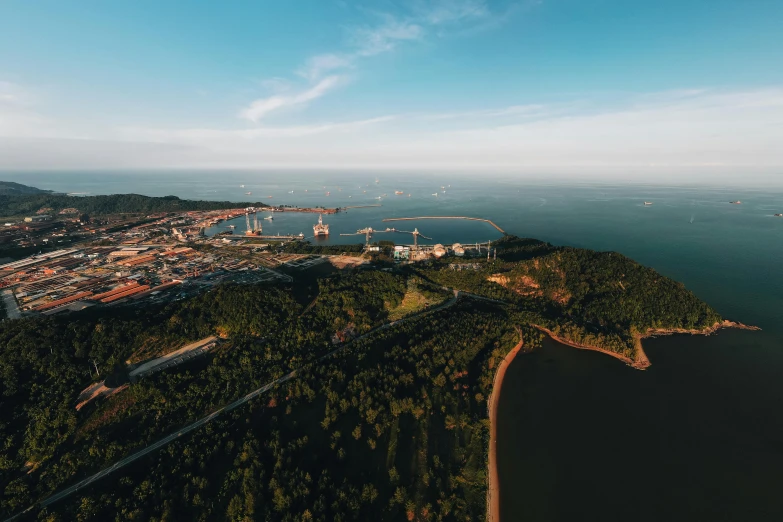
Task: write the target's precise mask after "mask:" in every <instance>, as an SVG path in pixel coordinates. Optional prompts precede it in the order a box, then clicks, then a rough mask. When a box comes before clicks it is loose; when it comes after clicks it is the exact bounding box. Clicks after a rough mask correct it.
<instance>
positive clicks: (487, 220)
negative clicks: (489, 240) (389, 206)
mask: <svg viewBox="0 0 783 522" xmlns="http://www.w3.org/2000/svg"><path fill="white" fill-rule="evenodd" d="M417 219H466V220H468V221H483V222H484V223H489V224H490V225H492V226H493V227H495V228H496V229H497V230H498V232H500V233H501V234H503V235H505V234H506V231H505V230H503V229H502V228H500V227H499V226H497V224H495V222H494V221H492V220H489V219H483V218H474V217H467V216H421V217H404V218H386V219H384V220H383V221H415V220H417Z"/></svg>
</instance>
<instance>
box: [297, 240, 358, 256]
mask: <svg viewBox="0 0 783 522" xmlns="http://www.w3.org/2000/svg"><path fill="white" fill-rule="evenodd" d="M282 250H283V252H285V253H286V254H316V255H340V254H343V253H345V254H349V255H350V254H361V253H362V251H363V250H364V247H363V246H362V245H361V244H356V245H313V244H312V243H310V242H309V241H291V242H289V243H284V244H283V245H282Z"/></svg>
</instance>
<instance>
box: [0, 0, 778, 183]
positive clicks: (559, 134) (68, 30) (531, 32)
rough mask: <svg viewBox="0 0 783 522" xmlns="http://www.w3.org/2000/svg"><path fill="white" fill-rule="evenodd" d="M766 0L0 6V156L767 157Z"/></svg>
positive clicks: (204, 164) (281, 161)
mask: <svg viewBox="0 0 783 522" xmlns="http://www.w3.org/2000/svg"><path fill="white" fill-rule="evenodd" d="M781 22H783V2H782V1H780V0H733V1H729V0H654V1H653V0H497V1H494V0H431V1H425V0H400V1H392V0H377V1H363V2H353V1H349V0H285V1H283V0H280V1H275V0H263V1H254V2H243V1H231V2H212V1H210V2H203V1H197V0H190V1H176V0H169V1H165V2H160V1H147V0H134V1H133V2H106V1H103V0H80V1H71V0H36V1H34V2H30V1H28V0H0V169H5V170H9V169H74V168H77V169H78V168H84V169H90V168H101V169H102V168H268V167H273V168H282V167H291V168H411V169H413V168H417V169H430V168H431V169H450V168H454V169H457V168H459V169H511V170H518V171H520V172H524V171H536V170H542V169H544V170H546V169H549V170H552V171H558V170H562V171H579V170H580V169H585V170H591V171H596V170H598V171H600V170H602V169H604V170H606V171H607V172H608V171H614V172H622V171H623V169H627V168H634V169H644V170H645V171H648V172H653V173H654V172H657V171H659V172H664V171H665V172H674V171H694V172H701V173H705V175H710V173H713V172H714V173H720V172H722V173H726V172H737V171H739V169H744V170H743V171H749V170H748V169H758V170H759V171H766V172H778V171H780V170H781V167H783V146H781V143H783V67H781V66H780V65H781V64H783V31H781V30H780V26H781Z"/></svg>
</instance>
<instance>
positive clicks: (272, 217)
mask: <svg viewBox="0 0 783 522" xmlns="http://www.w3.org/2000/svg"><path fill="white" fill-rule="evenodd" d="M264 219H266V220H267V221H272V220H273V219H275V217H274V216H267V217H265V218H264Z"/></svg>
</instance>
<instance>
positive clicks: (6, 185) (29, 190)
mask: <svg viewBox="0 0 783 522" xmlns="http://www.w3.org/2000/svg"><path fill="white" fill-rule="evenodd" d="M51 193H52V191H51V190H41V189H39V188H35V187H29V186H27V185H22V184H21V183H16V182H13V181H0V196H27V195H30V194H51Z"/></svg>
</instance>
